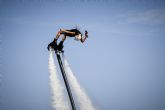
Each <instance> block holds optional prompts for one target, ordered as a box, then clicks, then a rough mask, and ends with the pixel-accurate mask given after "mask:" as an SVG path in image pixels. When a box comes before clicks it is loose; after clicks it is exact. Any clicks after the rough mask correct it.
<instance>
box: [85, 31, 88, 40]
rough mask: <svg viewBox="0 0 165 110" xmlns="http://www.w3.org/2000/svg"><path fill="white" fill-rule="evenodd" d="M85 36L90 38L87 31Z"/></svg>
mask: <svg viewBox="0 0 165 110" xmlns="http://www.w3.org/2000/svg"><path fill="white" fill-rule="evenodd" d="M85 36H86V37H87V38H88V31H87V30H86V31H85Z"/></svg>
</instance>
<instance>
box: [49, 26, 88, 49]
mask: <svg viewBox="0 0 165 110" xmlns="http://www.w3.org/2000/svg"><path fill="white" fill-rule="evenodd" d="M61 35H63V37H62V40H61V41H60V43H59V44H58V45H57V40H58V38H59V37H60V36H61ZM67 37H74V39H75V40H77V41H80V42H81V43H83V42H84V41H85V40H86V38H88V32H87V30H85V35H84V36H83V35H82V33H81V32H80V31H79V29H77V28H75V29H69V30H67V29H60V31H58V33H57V35H56V37H55V38H54V40H53V41H52V42H51V43H50V44H49V45H48V47H47V49H48V50H49V49H50V47H51V48H53V49H54V50H59V51H62V49H63V43H64V41H65V39H66V38H67Z"/></svg>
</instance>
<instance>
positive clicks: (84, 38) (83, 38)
mask: <svg viewBox="0 0 165 110" xmlns="http://www.w3.org/2000/svg"><path fill="white" fill-rule="evenodd" d="M87 37H88V35H85V37H82V38H81V40H80V41H81V43H84V41H85V40H86V38H87Z"/></svg>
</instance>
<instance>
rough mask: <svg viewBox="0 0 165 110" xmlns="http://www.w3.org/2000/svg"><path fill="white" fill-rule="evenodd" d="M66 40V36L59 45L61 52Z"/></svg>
mask: <svg viewBox="0 0 165 110" xmlns="http://www.w3.org/2000/svg"><path fill="white" fill-rule="evenodd" d="M65 39H66V35H64V36H63V38H62V40H61V41H60V43H59V44H58V49H59V50H62V48H63V43H64V41H65Z"/></svg>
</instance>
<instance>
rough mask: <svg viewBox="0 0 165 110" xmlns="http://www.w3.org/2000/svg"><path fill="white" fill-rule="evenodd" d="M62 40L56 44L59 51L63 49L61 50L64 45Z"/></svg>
mask: <svg viewBox="0 0 165 110" xmlns="http://www.w3.org/2000/svg"><path fill="white" fill-rule="evenodd" d="M63 42H64V41H61V42H60V43H59V44H58V46H57V49H58V51H61V52H62V51H63V50H62V49H63V47H64V46H63Z"/></svg>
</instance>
